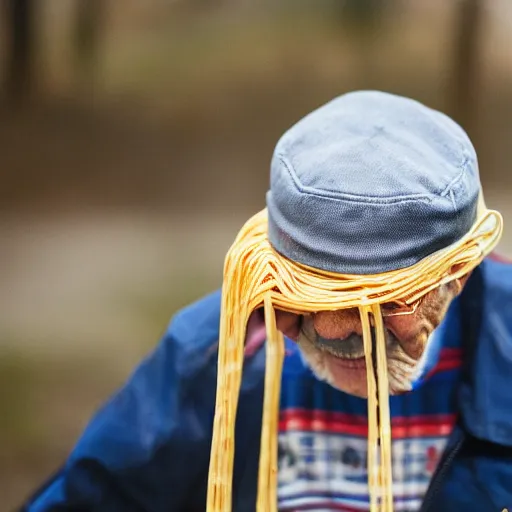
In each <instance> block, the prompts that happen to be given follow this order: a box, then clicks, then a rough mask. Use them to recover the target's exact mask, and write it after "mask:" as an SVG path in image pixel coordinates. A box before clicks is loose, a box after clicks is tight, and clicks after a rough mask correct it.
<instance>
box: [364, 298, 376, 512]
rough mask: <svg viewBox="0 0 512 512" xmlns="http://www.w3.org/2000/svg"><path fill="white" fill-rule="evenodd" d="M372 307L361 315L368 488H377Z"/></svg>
mask: <svg viewBox="0 0 512 512" xmlns="http://www.w3.org/2000/svg"><path fill="white" fill-rule="evenodd" d="M369 312H370V308H368V307H361V308H359V313H360V316H361V325H362V327H363V345H364V357H365V361H366V379H367V384H368V387H367V390H368V449H367V459H368V464H367V465H368V488H369V489H377V488H378V487H379V485H380V483H379V470H378V463H377V450H378V443H379V439H378V435H377V428H378V427H377V425H378V416H377V408H378V397H377V384H376V381H375V373H374V371H373V358H372V335H371V328H370V319H369V316H368V314H369ZM377 507H378V495H377V493H375V492H371V493H370V512H377V510H378V508H377Z"/></svg>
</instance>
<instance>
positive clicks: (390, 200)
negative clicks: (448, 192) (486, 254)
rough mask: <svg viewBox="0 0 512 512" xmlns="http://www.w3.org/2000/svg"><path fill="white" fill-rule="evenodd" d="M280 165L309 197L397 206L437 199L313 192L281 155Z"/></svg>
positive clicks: (431, 197)
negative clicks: (398, 204)
mask: <svg viewBox="0 0 512 512" xmlns="http://www.w3.org/2000/svg"><path fill="white" fill-rule="evenodd" d="M277 157H278V158H279V160H280V161H281V163H282V164H283V165H284V167H285V169H286V171H287V172H288V174H289V175H290V177H291V179H292V181H293V184H294V185H295V187H296V189H297V190H298V191H299V192H302V193H306V194H308V195H310V196H315V197H321V198H323V199H331V200H336V201H347V202H352V203H373V204H381V205H384V204H397V203H413V202H418V203H419V202H426V203H431V202H432V201H433V199H435V198H436V197H438V196H437V195H436V194H409V195H404V196H389V197H375V196H360V195H356V194H345V193H336V192H327V191H319V190H313V189H312V188H311V187H308V186H306V185H303V184H302V183H301V182H300V180H299V178H298V176H297V175H296V173H295V172H294V170H293V168H292V166H291V164H290V163H289V162H288V161H287V160H286V158H285V157H284V156H283V155H277Z"/></svg>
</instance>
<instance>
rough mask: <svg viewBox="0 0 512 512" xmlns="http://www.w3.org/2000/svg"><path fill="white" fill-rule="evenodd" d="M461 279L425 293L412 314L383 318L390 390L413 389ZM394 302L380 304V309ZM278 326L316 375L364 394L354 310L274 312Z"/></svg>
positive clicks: (360, 340) (363, 369)
mask: <svg viewBox="0 0 512 512" xmlns="http://www.w3.org/2000/svg"><path fill="white" fill-rule="evenodd" d="M464 282H465V279H457V280H454V281H452V282H450V283H448V284H445V285H442V286H439V287H438V288H436V289H434V290H433V291H431V292H430V293H428V294H427V295H426V296H425V297H424V298H423V299H422V300H421V301H420V302H419V303H418V305H417V308H416V309H415V310H414V312H413V313H411V314H407V315H396V316H395V315H391V316H384V327H385V336H386V352H387V359H388V372H389V387H390V393H391V394H397V393H401V392H405V391H409V390H410V389H411V383H412V381H413V380H414V378H415V375H416V373H417V369H418V364H419V361H420V358H421V356H422V355H423V352H424V351H425V348H426V347H427V344H428V341H429V338H430V336H431V334H432V332H433V331H434V329H435V328H436V327H437V326H438V325H439V324H440V323H441V321H442V319H443V317H444V316H445V314H446V312H447V310H448V307H449V305H450V303H451V302H452V300H453V299H454V298H455V297H456V296H457V295H458V294H459V293H460V291H461V289H462V287H463V284H464ZM392 307H393V306H392V305H384V306H383V311H384V313H385V314H386V310H388V311H389V309H391V308H392ZM277 324H278V328H279V329H280V330H281V331H282V332H283V333H284V334H285V335H286V336H288V337H289V338H291V339H293V340H294V341H296V342H297V343H298V346H299V348H300V350H301V352H302V354H303V355H304V358H305V360H306V361H307V363H308V364H309V366H310V367H311V369H312V370H313V372H314V373H315V375H316V376H317V377H318V378H319V379H322V380H325V381H327V382H328V383H329V384H331V385H332V386H334V387H335V388H337V389H340V390H342V391H345V392H347V393H350V394H352V395H356V396H360V397H366V396H367V381H366V363H365V358H364V349H363V338H362V325H361V320H360V317H359V310H358V309H345V310H339V311H322V312H319V313H313V314H305V315H294V314H291V313H284V312H278V315H277Z"/></svg>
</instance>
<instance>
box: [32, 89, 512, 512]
mask: <svg viewBox="0 0 512 512" xmlns="http://www.w3.org/2000/svg"><path fill="white" fill-rule="evenodd" d="M481 204H482V194H481V189H480V182H479V177H478V166H477V159H476V154H475V151H474V148H473V146H472V145H471V142H470V141H469V139H468V137H467V135H466V134H465V133H464V131H463V130H462V129H461V128H460V127H459V126H458V125H457V124H456V123H454V122H453V121H452V120H451V119H449V118H448V117H446V116H445V115H443V114H441V113H440V112H437V111H434V110H432V109H429V108H427V107H425V106H423V105H421V104H420V103H418V102H416V101H413V100H410V99H407V98H402V97H398V96H394V95H391V94H386V93H380V92H372V91H368V92H355V93H350V94H346V95H343V96H340V97H339V98H336V99H335V100H333V101H331V102H330V103H328V104H326V105H324V106H322V107H321V108H319V109H318V110H316V111H314V112H312V113H311V114H309V115H308V116H306V117H305V118H304V119H302V120H301V121H299V122H298V123H297V124H296V125H295V126H293V127H292V128H291V129H290V130H289V131H288V132H287V133H286V134H285V135H284V136H283V137H282V139H281V140H280V141H279V143H278V144H277V147H276V151H275V154H274V158H273V160H272V178H271V188H270V191H269V193H268V195H267V207H268V219H269V225H268V239H269V241H270V243H271V245H272V247H273V249H275V251H276V252H277V253H279V254H281V255H282V256H283V257H284V258H288V259H290V260H291V261H296V262H298V263H300V264H303V265H307V266H308V267H311V268H316V269H321V270H324V271H330V272H334V273H339V274H350V275H367V274H372V275H374V274H385V273H386V272H390V271H394V270H398V269H404V268H408V267H411V266H414V265H415V264H418V262H421V261H422V260H424V259H425V258H427V257H430V256H431V255H432V254H434V253H436V252H438V251H443V250H446V249H447V248H449V247H450V246H452V244H454V243H457V242H458V241H459V240H461V239H462V238H463V237H464V236H465V235H466V234H467V233H468V232H470V230H471V229H472V228H473V226H474V224H475V222H476V220H477V216H478V211H479V205H481ZM458 269H459V268H458V267H457V266H454V268H452V269H450V271H449V272H452V273H453V274H452V275H453V276H454V277H453V279H444V280H443V281H442V282H441V281H440V284H439V285H438V286H435V287H433V288H432V289H431V290H430V291H428V293H426V294H424V295H423V296H422V297H421V299H420V300H418V301H416V302H415V303H414V304H413V305H404V304H403V303H400V302H397V301H390V302H389V303H384V304H382V305H381V308H382V313H383V315H382V316H383V322H384V327H385V333H386V353H387V361H388V363H387V364H388V374H389V390H390V393H391V395H393V396H391V401H390V407H391V426H392V456H393V480H394V488H393V490H394V508H395V510H408V511H412V510H422V511H436V512H441V511H445V510H446V511H450V512H456V511H463V510H464V511H467V510H481V511H493V510H495V511H502V510H503V509H504V508H507V507H511V508H512V393H510V387H511V384H512V371H511V370H512V267H510V266H509V265H508V264H507V263H505V262H503V261H500V260H498V259H496V258H495V257H487V258H486V259H484V260H483V261H482V262H481V263H480V264H479V265H477V266H476V268H474V270H473V271H472V272H468V273H466V274H464V275H459V274H458V273H457V271H458ZM444 277H446V276H444ZM448 277H449V276H448ZM404 308H405V309H406V310H407V311H405V313H406V314H403V313H404V311H403V309H404ZM220 310H221V294H220V292H215V293H213V294H212V295H209V296H207V297H206V298H203V299H202V300H199V301H198V302H197V303H195V304H193V305H191V306H190V307H188V308H186V309H184V310H183V311H181V312H179V313H178V314H177V315H176V316H175V317H174V319H173V320H172V322H171V323H170V326H169V328H168V330H167V332H166V334H165V336H164V337H163V339H162V341H161V342H160V344H159V345H158V347H157V348H156V350H155V351H154V352H153V353H152V354H150V355H149V356H148V358H147V359H146V360H145V361H144V362H142V364H141V365H140V366H139V367H138V368H137V369H136V371H135V372H134V374H133V375H132V377H131V378H130V379H129V381H128V382H127V383H126V385H125V386H124V387H123V388H122V389H121V390H119V391H118V392H117V393H116V394H115V395H114V396H113V397H112V398H111V399H110V400H109V401H108V402H107V403H106V404H105V406H104V407H103V408H102V409H101V410H100V411H99V412H98V413H97V414H96V415H95V417H94V418H93V419H92V421H91V422H90V424H89V426H88V427H87V429H86V430H85V432H84V434H83V436H82V437H81V439H80V440H79V441H78V443H77V445H76V446H75V448H74V449H73V451H72V453H71V454H70V456H69V458H68V460H67V461H66V463H65V464H64V465H63V467H62V468H61V469H60V470H59V471H58V472H57V474H56V475H55V476H53V477H52V478H51V479H49V481H48V482H47V484H46V485H45V486H44V487H42V488H41V489H40V490H39V491H38V492H37V493H36V494H35V495H34V496H33V497H32V498H31V499H30V500H29V501H28V502H27V503H26V505H25V507H24V510H26V511H27V512H49V511H57V510H62V511H63V510H70V511H71V510H76V511H79V510H80V511H89V510H90V511H96V512H103V511H105V512H117V511H133V512H135V511H147V512H160V511H162V512H163V511H166V512H168V511H204V510H205V503H206V489H207V479H208V466H209V459H210V448H211V439H212V430H213V417H214V409H215V388H216V382H217V346H218V340H219V319H220ZM277 326H278V328H279V329H280V330H281V331H282V332H283V333H284V334H285V336H286V338H285V342H286V356H285V359H284V368H283V375H282V387H281V398H280V422H279V444H278V447H279V448H278V449H279V472H278V484H279V485H278V508H279V510H281V511H298V510H301V511H302V510H314V511H327V510H346V511H363V510H368V507H369V501H368V485H367V481H368V474H367V468H366V452H367V439H366V432H367V404H366V396H367V374H366V366H365V359H364V347H363V339H362V325H361V318H360V316H359V313H358V311H357V309H350V308H348V309H347V308H345V309H339V310H335V311H319V312H316V313H306V312H304V314H299V313H289V312H285V311H281V312H278V314H277ZM264 332H265V331H264V325H263V316H262V315H261V311H260V310H257V311H255V312H254V313H253V314H252V315H251V317H250V318H249V322H248V325H247V331H246V343H245V361H244V370H243V379H242V387H241V394H240V402H239V407H238V416H237V424H236V432H235V433H236V443H237V444H236V446H237V448H236V452H235V461H234V487H233V501H232V503H233V510H236V511H240V512H246V511H250V510H254V509H255V502H256V482H257V472H258V454H259V439H260V433H261V415H262V396H263V381H264V368H265V353H264V350H262V347H263V345H264V342H265V339H264V338H265V334H264Z"/></svg>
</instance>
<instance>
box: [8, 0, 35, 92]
mask: <svg viewBox="0 0 512 512" xmlns="http://www.w3.org/2000/svg"><path fill="white" fill-rule="evenodd" d="M5 9H6V21H7V23H6V25H7V31H8V35H7V44H8V49H7V59H6V69H5V75H4V76H5V89H6V93H7V95H8V97H9V98H10V99H11V100H16V101H17V100H22V99H25V98H26V97H27V96H28V95H29V94H30V93H31V92H32V88H33V81H34V75H35V73H34V44H35V23H34V22H35V19H34V2H33V1H32V0H5Z"/></svg>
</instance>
